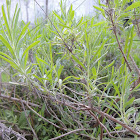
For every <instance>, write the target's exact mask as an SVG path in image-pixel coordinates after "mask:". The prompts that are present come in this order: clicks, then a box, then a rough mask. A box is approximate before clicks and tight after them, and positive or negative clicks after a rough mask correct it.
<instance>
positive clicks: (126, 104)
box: [123, 97, 135, 109]
mask: <svg viewBox="0 0 140 140" xmlns="http://www.w3.org/2000/svg"><path fill="white" fill-rule="evenodd" d="M134 100H135V97H132V98H131V99H130V100H129V101H127V102H126V103H124V106H123V108H124V109H125V108H126V107H127V106H130V105H132V104H133V102H134Z"/></svg>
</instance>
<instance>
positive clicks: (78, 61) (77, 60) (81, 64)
mask: <svg viewBox="0 0 140 140" xmlns="http://www.w3.org/2000/svg"><path fill="white" fill-rule="evenodd" d="M72 58H73V59H74V60H75V61H76V62H77V63H78V64H79V65H80V66H82V67H83V68H84V69H86V67H85V66H84V65H83V63H82V62H80V60H79V59H77V58H76V57H75V56H74V55H72Z"/></svg>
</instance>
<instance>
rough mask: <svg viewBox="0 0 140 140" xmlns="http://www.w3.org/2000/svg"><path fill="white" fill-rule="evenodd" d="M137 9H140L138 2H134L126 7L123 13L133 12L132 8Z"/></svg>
mask: <svg viewBox="0 0 140 140" xmlns="http://www.w3.org/2000/svg"><path fill="white" fill-rule="evenodd" d="M138 7H140V1H136V2H134V3H132V5H130V6H129V7H127V8H126V9H125V10H124V11H129V10H133V9H134V8H138Z"/></svg>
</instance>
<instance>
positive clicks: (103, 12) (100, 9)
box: [93, 6, 105, 17]
mask: <svg viewBox="0 0 140 140" xmlns="http://www.w3.org/2000/svg"><path fill="white" fill-rule="evenodd" d="M93 7H94V8H95V9H97V10H99V11H101V12H102V14H103V16H104V17H105V11H104V9H102V8H100V7H97V6H93Z"/></svg>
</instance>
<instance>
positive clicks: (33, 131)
mask: <svg viewBox="0 0 140 140" xmlns="http://www.w3.org/2000/svg"><path fill="white" fill-rule="evenodd" d="M21 104H22V108H23V110H24V113H25V117H26V120H27V122H28V125H29V127H30V128H31V130H32V132H33V134H34V136H35V138H36V139H37V140H39V139H38V137H37V134H36V133H35V130H34V129H33V127H32V125H31V124H30V121H29V119H28V115H27V113H26V110H25V107H24V104H23V102H22V100H21Z"/></svg>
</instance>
